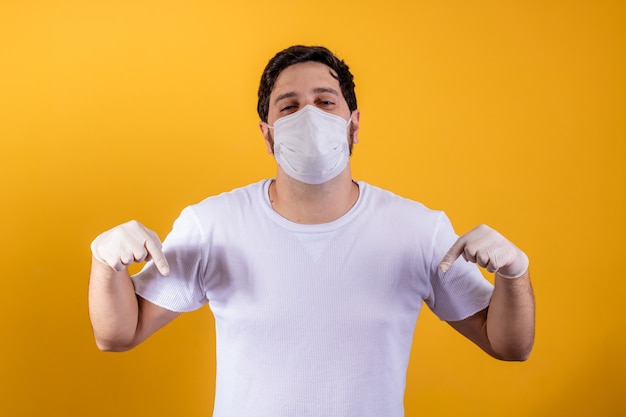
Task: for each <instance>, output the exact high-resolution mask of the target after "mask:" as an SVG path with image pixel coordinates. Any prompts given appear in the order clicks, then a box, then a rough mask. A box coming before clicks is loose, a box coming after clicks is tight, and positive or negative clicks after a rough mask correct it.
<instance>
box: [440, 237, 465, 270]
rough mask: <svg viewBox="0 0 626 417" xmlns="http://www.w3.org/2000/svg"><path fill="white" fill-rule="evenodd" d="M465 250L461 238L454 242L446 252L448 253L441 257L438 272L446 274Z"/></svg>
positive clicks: (463, 241)
mask: <svg viewBox="0 0 626 417" xmlns="http://www.w3.org/2000/svg"><path fill="white" fill-rule="evenodd" d="M464 249H465V240H464V239H463V237H460V238H458V239H457V240H456V242H454V244H453V245H452V247H450V249H449V250H448V252H447V253H446V254H445V255H444V256H443V258H442V259H441V262H440V263H439V270H440V271H441V272H446V271H447V270H448V269H449V268H450V266H452V264H453V263H454V261H456V260H457V258H458V257H459V256H461V254H462V253H463V250H464Z"/></svg>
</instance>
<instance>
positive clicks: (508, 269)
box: [439, 224, 528, 279]
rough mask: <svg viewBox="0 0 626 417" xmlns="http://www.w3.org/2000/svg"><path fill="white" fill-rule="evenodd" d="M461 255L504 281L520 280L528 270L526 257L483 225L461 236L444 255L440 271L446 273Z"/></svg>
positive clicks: (502, 237)
mask: <svg viewBox="0 0 626 417" xmlns="http://www.w3.org/2000/svg"><path fill="white" fill-rule="evenodd" d="M460 255H463V258H465V260H466V261H470V262H474V263H477V264H478V265H480V266H482V267H483V268H486V269H487V271H489V272H497V273H498V274H499V275H500V276H502V277H504V278H511V279H514V278H519V277H520V276H522V275H524V273H525V272H526V271H527V270H528V257H527V256H526V254H525V253H524V252H522V251H521V250H519V249H518V248H517V246H515V245H514V244H512V243H511V242H509V241H508V240H507V239H505V238H504V236H502V235H501V234H500V233H498V232H496V231H495V230H493V229H492V228H491V227H489V226H487V225H484V224H482V225H480V226H478V227H476V228H474V229H472V230H471V231H470V232H468V233H466V234H464V235H463V236H461V237H459V238H458V239H457V241H456V242H455V243H454V245H452V247H451V248H450V250H449V251H448V253H446V254H445V255H444V257H443V259H442V260H441V263H440V264H439V269H440V270H441V271H442V272H446V271H447V270H448V268H450V265H452V263H453V262H454V261H455V260H456V259H457V258H458V257H459V256H460Z"/></svg>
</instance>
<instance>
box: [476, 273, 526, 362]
mask: <svg viewBox="0 0 626 417" xmlns="http://www.w3.org/2000/svg"><path fill="white" fill-rule="evenodd" d="M495 279H496V282H495V289H494V293H493V296H492V299H491V303H490V304H489V312H488V315H487V321H486V327H487V335H488V337H489V343H490V345H491V348H492V350H493V352H494V353H495V354H496V355H497V356H498V357H499V358H501V359H504V360H526V359H527V358H528V356H529V355H530V352H531V350H532V347H533V343H534V339H535V300H534V295H533V290H532V285H531V282H530V276H529V273H528V271H527V272H526V273H525V274H524V275H522V276H521V277H519V278H516V279H507V278H503V277H501V276H499V275H498V274H497V273H496V278H495Z"/></svg>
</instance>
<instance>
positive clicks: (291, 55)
mask: <svg viewBox="0 0 626 417" xmlns="http://www.w3.org/2000/svg"><path fill="white" fill-rule="evenodd" d="M307 61H314V62H320V63H322V64H324V65H327V66H328V67H330V68H331V69H332V71H331V72H330V74H331V75H332V76H333V78H335V79H336V80H337V81H339V86H340V87H341V93H342V94H343V97H344V98H345V99H346V102H347V103H348V108H349V109H350V111H354V110H356V109H357V104H356V94H355V93H354V81H353V79H354V77H353V75H352V73H351V72H350V69H349V68H348V66H347V65H346V63H345V62H343V61H342V60H340V59H339V58H337V57H336V56H335V55H334V54H333V53H332V52H330V51H329V50H328V49H327V48H324V47H323V46H303V45H295V46H291V47H289V48H287V49H284V50H282V51H280V52H279V53H277V54H276V55H275V56H274V57H273V58H272V59H270V60H269V62H268V63H267V66H266V67H265V70H264V71H263V75H262V76H261V83H260V85H259V92H258V96H259V101H258V103H257V112H258V113H259V117H260V118H261V120H262V121H264V122H267V114H268V113H269V107H270V94H272V90H273V89H274V84H275V83H276V79H277V78H278V76H279V75H280V73H281V72H282V71H283V70H284V69H285V68H287V67H289V66H291V65H294V64H299V63H301V62H307Z"/></svg>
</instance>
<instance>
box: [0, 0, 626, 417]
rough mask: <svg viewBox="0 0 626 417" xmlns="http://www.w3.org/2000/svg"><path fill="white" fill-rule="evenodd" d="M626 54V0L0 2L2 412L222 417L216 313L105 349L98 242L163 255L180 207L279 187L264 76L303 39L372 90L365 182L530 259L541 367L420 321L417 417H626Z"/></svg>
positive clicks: (364, 123)
mask: <svg viewBox="0 0 626 417" xmlns="http://www.w3.org/2000/svg"><path fill="white" fill-rule="evenodd" d="M625 35H626V7H625V3H624V2H622V1H591V0H589V1H550V0H547V1H521V0H520V1H512V2H506V1H505V2H501V1H495V0H494V1H486V0H478V1H460V0H459V1H415V2H412V1H407V0H390V1H385V2H373V1H371V2H368V1H351V0H347V1H327V0H319V1H314V2H312V1H308V2H292V1H280V0H268V1H263V2H261V1H253V0H245V1H239V2H237V1H229V2H227V1H220V2H218V1H192V0H176V1H175V0H171V1H162V0H161V1H159V0H150V1H147V0H145V1H142V0H124V1H121V0H91V1H72V0H67V1H61V0H58V1H34V0H25V1H17V0H15V1H10V0H3V1H2V3H0V196H1V197H0V219H1V220H0V222H1V226H2V228H1V232H0V260H1V267H2V269H1V270H2V274H1V277H0V284H1V285H0V288H1V290H0V294H2V301H1V302H0V317H1V320H2V322H1V330H2V333H1V334H2V336H1V339H0V414H1V415H3V416H110V415H114V416H118V417H125V416H145V415H152V416H208V415H210V413H211V409H212V401H213V400H212V395H213V388H214V363H215V360H214V353H215V352H214V347H213V343H214V333H213V327H212V326H213V322H212V318H211V315H210V312H209V310H208V309H207V308H203V309H201V310H199V311H197V312H194V313H190V314H187V315H184V316H182V317H181V318H179V319H177V320H176V321H175V322H174V323H172V324H171V325H170V326H168V327H167V328H165V329H163V330H162V331H160V332H159V333H157V334H156V335H155V336H154V337H153V338H152V339H150V340H149V341H147V342H146V343H145V344H144V345H142V346H140V347H138V348H137V349H136V350H134V351H131V352H128V353H123V354H107V353H102V352H99V351H98V350H97V349H96V347H95V344H94V342H93V340H92V336H91V329H90V325H89V321H88V316H87V298H86V291H87V280H88V272H89V262H90V251H89V243H90V242H91V240H92V239H93V238H94V237H95V236H96V235H97V234H99V233H100V232H102V231H104V230H106V229H108V228H110V227H112V226H114V225H116V224H118V223H121V222H124V221H126V220H129V219H132V218H136V219H138V220H140V221H142V222H143V223H144V224H146V225H148V226H149V227H151V228H153V229H154V230H156V231H157V232H158V233H159V234H160V235H161V236H162V237H163V236H165V234H166V233H167V232H168V231H169V229H170V226H171V224H172V222H173V220H174V219H175V217H176V216H177V214H178V213H179V211H180V210H181V209H182V208H183V207H184V206H185V205H187V204H190V203H194V202H197V201H199V200H200V199H202V198H204V197H206V196H208V195H211V194H215V193H218V192H221V191H226V190H230V189H232V188H234V187H237V186H240V185H244V184H247V183H250V182H253V181H257V180H259V179H261V178H267V177H270V176H272V175H273V173H274V163H273V160H272V158H271V156H268V155H267V154H266V153H265V147H264V144H263V141H262V137H261V135H260V133H259V130H258V126H257V122H258V118H257V115H256V112H255V109H256V89H257V85H258V80H259V77H260V74H261V71H262V69H263V67H264V66H265V64H266V62H267V60H268V59H269V58H270V57H271V56H272V55H273V54H274V53H275V52H277V51H278V50H280V49H282V48H284V47H287V46H289V45H292V44H295V43H303V44H323V45H326V46H328V47H329V48H330V49H332V50H333V51H334V52H336V53H337V54H338V55H339V56H341V57H343V58H344V59H345V60H346V61H347V63H348V64H349V65H350V66H351V69H352V70H353V72H354V74H355V76H356V84H357V95H358V99H359V104H360V105H359V107H360V109H361V112H362V117H361V135H360V139H361V143H360V144H359V145H357V147H356V148H355V153H354V155H353V158H352V163H353V170H354V176H355V178H358V179H363V180H366V181H368V182H370V183H373V184H376V185H379V186H382V187H385V188H388V189H391V190H392V191H395V192H397V193H399V194H402V195H404V196H406V197H410V198H413V199H416V200H419V201H422V202H423V203H425V204H427V205H428V206H430V207H432V208H436V209H444V210H445V211H446V212H447V213H448V215H449V216H450V217H451V219H452V221H453V223H454V224H455V226H456V229H457V231H459V232H464V231H467V230H468V229H470V228H471V227H473V226H475V225H477V224H479V223H487V224H490V225H491V226H493V227H495V228H496V229H498V230H500V231H501V232H502V233H503V234H504V235H505V236H507V237H509V238H510V239H511V240H513V241H514V242H515V243H517V244H518V245H519V246H520V247H522V248H523V249H524V250H525V251H526V252H527V253H528V254H529V256H530V259H531V265H532V274H533V279H534V286H535V291H536V295H537V304H538V308H537V316H538V318H537V341H536V347H535V350H534V352H533V354H532V356H531V358H530V360H529V361H528V362H525V363H503V362H497V361H495V360H493V359H491V358H489V357H487V356H486V355H485V354H483V353H482V352H480V351H479V350H478V349H477V348H476V347H474V346H473V345H471V344H470V343H469V342H467V341H465V340H464V339H462V338H461V337H460V336H458V335H457V334H455V333H454V332H453V331H452V330H451V329H450V328H449V327H448V326H446V325H445V324H443V323H441V322H439V321H438V320H437V319H436V318H435V317H434V316H433V315H432V314H431V313H430V312H427V311H426V312H424V313H423V315H422V316H421V317H420V320H419V324H418V327H417V330H416V338H415V343H414V348H413V355H412V359H411V363H410V368H409V372H408V383H407V391H406V392H407V394H406V415H407V416H408V417H412V416H453V415H462V416H481V417H488V416H494V417H495V416H498V417H500V416H569V417H574V416H595V417H599V416H619V415H626V400H625V399H624V391H626V382H625V378H626V377H625V374H626V365H625V359H624V352H625V336H624V330H625V326H624V319H625V318H626V315H625V313H624V302H623V299H624V294H625V293H626V282H625V279H626V274H625V273H624V260H625V256H624V249H623V245H624V236H625V232H626V227H625V225H626V222H625V220H624V219H625V217H626V210H625V208H626V207H625V198H624V193H625V191H626V172H625V171H626V169H625V168H624V161H625V158H626V150H625V148H626V117H625V116H626V114H625V110H626V89H625V87H626V80H625V78H626V67H625V64H626V58H625V57H626V54H625V53H624V52H625V48H624V46H625V45H626V43H625V41H626V36H625ZM233 417H237V416H233ZM241 417H243V416H241ZM329 417H330V416H329ZM381 417H384V416H381Z"/></svg>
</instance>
